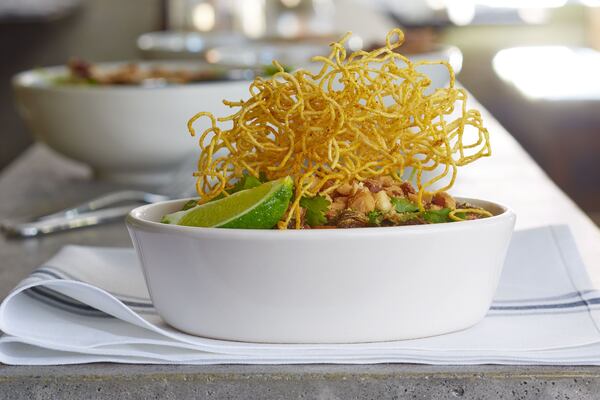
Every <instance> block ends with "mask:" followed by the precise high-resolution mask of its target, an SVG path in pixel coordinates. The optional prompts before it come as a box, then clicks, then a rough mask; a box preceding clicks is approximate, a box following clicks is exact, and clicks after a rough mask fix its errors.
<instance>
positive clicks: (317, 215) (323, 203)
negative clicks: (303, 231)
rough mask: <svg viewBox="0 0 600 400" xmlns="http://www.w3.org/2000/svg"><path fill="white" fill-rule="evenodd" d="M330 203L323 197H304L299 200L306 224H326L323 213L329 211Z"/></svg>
mask: <svg viewBox="0 0 600 400" xmlns="http://www.w3.org/2000/svg"><path fill="white" fill-rule="evenodd" d="M330 205H331V202H330V201H329V200H327V199H326V198H325V197H323V196H314V197H306V196H303V197H302V198H301V199H300V206H301V207H303V208H304V209H305V210H306V223H308V225H310V226H318V225H324V224H325V223H327V218H326V217H325V213H326V212H327V210H329V206H330Z"/></svg>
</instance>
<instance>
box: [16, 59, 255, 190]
mask: <svg viewBox="0 0 600 400" xmlns="http://www.w3.org/2000/svg"><path fill="white" fill-rule="evenodd" d="M253 76H254V75H253V73H252V72H248V71H239V70H237V71H233V70H222V69H219V68H217V67H214V66H208V65H205V64H199V63H197V62H191V61H190V62H176V61H164V62H154V61H144V62H120V63H98V64H90V63H87V62H84V61H81V60H72V61H71V62H70V63H69V65H66V66H57V67H47V68H37V69H34V70H30V71H26V72H22V73H20V74H18V75H16V76H15V77H14V79H13V87H14V91H15V95H16V96H15V97H16V101H17V105H18V109H19V111H20V114H21V116H22V117H23V119H24V120H25V122H26V123H27V125H28V126H29V128H30V129H31V131H32V132H33V133H34V135H35V137H36V138H37V139H38V140H40V141H41V142H43V143H45V144H46V145H48V146H49V147H50V148H52V149H53V150H55V151H57V152H58V153H60V154H62V155H64V156H67V157H68V158H71V159H73V160H76V161H80V162H82V163H85V164H87V165H89V166H90V167H91V168H92V170H93V171H94V173H95V175H96V177H98V178H100V179H108V180H113V181H119V182H123V183H148V184H160V183H163V182H165V181H167V180H168V179H169V176H170V174H171V171H173V170H174V169H176V168H177V166H178V165H179V163H180V162H181V161H182V160H183V159H185V158H186V157H187V156H188V155H190V154H191V153H193V148H192V143H191V142H192V139H190V138H189V137H188V136H186V134H185V132H186V126H185V121H186V120H187V119H189V117H190V116H191V115H193V114H194V113H195V112H196V110H197V108H198V107H201V108H202V109H206V110H211V111H214V112H219V113H222V112H225V111H226V110H227V107H226V106H224V105H223V103H222V102H221V99H222V98H223V96H224V95H226V96H228V97H231V98H242V97H244V96H246V93H247V86H248V80H249V79H251V78H252V77H253Z"/></svg>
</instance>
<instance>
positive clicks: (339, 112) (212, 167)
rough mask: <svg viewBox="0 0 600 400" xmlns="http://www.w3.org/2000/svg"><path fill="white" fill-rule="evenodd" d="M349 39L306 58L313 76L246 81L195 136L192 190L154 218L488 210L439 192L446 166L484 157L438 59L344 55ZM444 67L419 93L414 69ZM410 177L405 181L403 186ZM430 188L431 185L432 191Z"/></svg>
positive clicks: (429, 215) (413, 218)
mask: <svg viewBox="0 0 600 400" xmlns="http://www.w3.org/2000/svg"><path fill="white" fill-rule="evenodd" d="M349 36H350V34H347V35H346V36H344V37H343V38H342V39H341V40H340V41H339V42H336V43H333V44H332V45H331V52H330V54H329V56H326V57H325V56H317V57H314V58H313V62H317V63H320V64H321V68H320V70H319V71H318V72H316V73H313V72H309V71H306V70H297V71H294V72H286V71H285V70H284V68H283V67H282V66H281V65H280V64H278V63H277V62H274V65H275V67H276V68H277V70H278V72H277V73H275V74H274V75H273V76H272V77H270V78H262V77H258V78H256V79H255V80H254V81H253V82H252V83H251V85H250V97H249V98H248V99H247V100H240V101H224V103H225V104H226V105H228V106H230V107H233V108H236V110H235V112H234V113H233V114H231V115H229V116H226V117H223V118H216V117H215V116H213V115H212V114H210V113H207V112H200V113H198V114H196V115H195V116H194V117H193V118H192V119H191V120H190V121H189V123H188V128H189V130H190V133H191V134H192V135H195V134H196V133H195V129H194V125H195V124H196V123H198V122H197V121H198V120H199V119H204V118H206V119H207V121H208V122H209V125H210V126H209V127H208V128H207V129H204V130H203V131H202V133H201V134H200V135H198V136H199V143H200V148H201V154H200V159H199V161H198V171H197V172H195V173H194V175H195V176H197V178H198V180H197V190H198V194H199V196H200V199H199V200H194V201H192V202H190V203H188V204H186V206H185V207H184V210H182V211H179V212H176V213H173V214H170V215H167V216H165V218H164V219H163V222H165V223H176V224H180V225H191V226H205V227H208V226H210V227H228V228H266V229H269V228H273V227H275V226H276V227H278V228H279V229H287V228H296V229H303V228H304V229H306V228H354V227H368V226H397V225H415V224H429V223H440V222H452V221H462V220H469V219H478V218H485V217H489V216H491V215H492V214H491V213H490V212H488V211H486V210H484V209H481V208H478V207H475V206H473V205H470V204H466V203H461V202H458V201H457V200H455V199H454V198H453V197H451V196H450V195H449V194H448V193H446V191H447V190H448V189H450V187H451V186H452V185H453V184H454V182H455V180H456V176H457V170H458V167H461V166H463V165H467V164H469V163H471V162H473V161H475V160H477V159H479V158H481V157H486V156H489V155H491V148H490V144H489V137H488V131H487V130H486V128H485V127H484V126H483V123H482V119H481V115H480V113H479V112H478V111H477V110H473V109H468V108H467V104H466V101H467V93H466V91H465V90H464V89H462V88H457V87H456V86H455V76H454V72H453V70H452V68H451V66H450V65H449V64H448V63H447V62H445V61H419V62H412V61H410V60H409V59H408V58H407V57H405V56H403V55H402V54H400V53H398V52H397V49H398V47H400V46H401V45H402V43H403V41H404V35H403V33H402V31H400V30H399V29H394V30H392V31H390V32H389V33H388V35H387V38H386V45H385V46H384V47H381V48H378V49H375V50H372V51H356V52H353V53H350V54H349V53H347V51H346V48H345V46H344V43H345V41H346V40H347V39H348V38H349ZM430 64H439V65H442V66H444V67H446V68H447V69H448V73H449V76H450V80H449V83H448V86H447V87H443V88H435V90H431V89H430V84H431V80H430V79H429V78H428V77H427V76H426V75H425V74H423V73H422V72H420V71H419V67H420V66H422V65H430ZM410 182H413V183H410ZM434 185H438V186H442V187H440V188H438V189H437V190H433V189H432V187H433V186H434Z"/></svg>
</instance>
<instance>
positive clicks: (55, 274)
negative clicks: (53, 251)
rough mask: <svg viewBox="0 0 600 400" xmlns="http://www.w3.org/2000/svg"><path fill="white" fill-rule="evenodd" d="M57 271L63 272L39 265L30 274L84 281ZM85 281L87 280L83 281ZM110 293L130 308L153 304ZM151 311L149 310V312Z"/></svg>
mask: <svg viewBox="0 0 600 400" xmlns="http://www.w3.org/2000/svg"><path fill="white" fill-rule="evenodd" d="M57 271H60V272H63V271H61V270H57V269H50V268H49V267H47V266H44V267H41V268H38V269H36V270H35V271H34V272H32V273H31V275H35V274H39V275H48V276H51V277H53V278H55V279H61V280H67V279H68V280H72V281H76V282H84V281H82V280H80V279H76V278H74V277H72V276H66V274H64V275H65V276H61V275H60V274H59V273H58V272H57ZM84 283H87V282H84ZM109 293H110V294H112V295H113V296H115V297H116V298H117V299H118V300H119V301H120V302H121V303H123V304H125V305H127V306H129V307H132V308H152V309H153V308H154V304H152V302H150V301H148V302H144V301H143V300H142V301H132V300H127V299H124V298H123V296H121V295H116V294H114V293H111V292H109ZM145 312H150V311H145ZM150 313H151V312H150Z"/></svg>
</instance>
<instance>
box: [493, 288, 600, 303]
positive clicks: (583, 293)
mask: <svg viewBox="0 0 600 400" xmlns="http://www.w3.org/2000/svg"><path fill="white" fill-rule="evenodd" d="M597 292H598V291H597V290H582V291H581V292H570V293H565V294H559V295H556V296H546V297H533V298H529V299H507V300H494V304H514V303H535V302H543V301H555V300H564V299H570V298H573V297H576V298H580V297H582V296H587V295H589V294H590V293H597Z"/></svg>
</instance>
